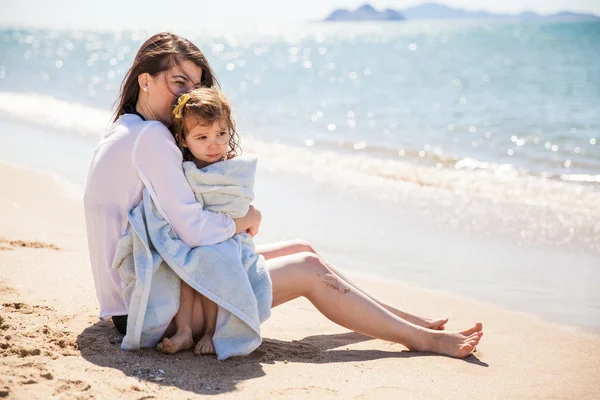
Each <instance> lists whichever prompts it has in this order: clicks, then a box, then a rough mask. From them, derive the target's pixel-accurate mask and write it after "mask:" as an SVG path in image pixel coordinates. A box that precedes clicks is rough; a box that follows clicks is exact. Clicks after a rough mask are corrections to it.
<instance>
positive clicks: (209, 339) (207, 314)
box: [194, 295, 219, 355]
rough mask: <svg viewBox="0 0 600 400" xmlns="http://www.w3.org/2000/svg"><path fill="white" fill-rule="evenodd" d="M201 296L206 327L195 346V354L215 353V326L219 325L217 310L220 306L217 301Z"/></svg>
mask: <svg viewBox="0 0 600 400" xmlns="http://www.w3.org/2000/svg"><path fill="white" fill-rule="evenodd" d="M200 298H201V301H202V309H203V311H204V318H205V328H206V329H205V331H204V333H203V334H202V337H201V338H200V340H199V341H198V343H196V347H194V354H196V355H201V354H215V345H214V343H213V336H214V335H215V327H216V326H217V312H218V309H219V308H218V306H217V304H216V303H214V302H213V301H210V300H209V299H208V298H207V297H205V296H202V295H200Z"/></svg>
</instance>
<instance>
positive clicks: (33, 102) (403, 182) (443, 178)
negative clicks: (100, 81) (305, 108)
mask: <svg viewBox="0 0 600 400" xmlns="http://www.w3.org/2000/svg"><path fill="white" fill-rule="evenodd" d="M0 116H1V117H2V118H4V119H9V120H18V121H20V122H26V123H30V124H35V125H37V126H42V127H47V128H49V129H52V130H54V131H59V132H65V133H69V134H76V135H88V136H99V135H101V133H102V132H103V131H104V129H105V127H106V126H107V125H108V123H109V121H110V118H111V113H110V111H108V110H103V109H98V108H93V107H89V106H85V105H82V104H77V103H72V102H68V101H64V100H59V99H55V98H53V97H50V96H45V95H39V94H27V93H6V92H0ZM242 146H243V148H244V150H245V151H246V152H251V153H254V154H257V155H260V156H262V157H263V159H264V162H265V163H266V164H267V165H269V166H271V167H273V168H276V169H280V170H287V171H290V172H295V173H304V174H308V175H310V176H312V177H313V178H314V179H317V180H330V181H331V182H336V183H339V184H341V185H343V186H346V187H347V186H351V185H358V186H361V185H362V186H370V187H375V186H377V185H378V186H377V187H379V188H381V190H382V192H385V191H386V190H391V191H396V192H397V191H401V192H402V191H404V192H405V191H407V190H408V191H410V190H415V188H421V189H425V190H434V191H435V192H437V193H440V192H445V193H450V194H455V195H459V196H468V197H479V198H486V199H489V200H491V201H493V202H504V203H507V202H508V203H518V204H526V205H535V206H540V207H546V208H551V209H562V210H572V209H578V210H581V211H582V212H584V213H588V214H590V215H591V214H594V215H595V214H598V213H599V211H598V209H597V205H598V204H600V192H598V190H597V186H595V185H593V184H597V183H600V175H584V174H579V175H577V174H562V175H556V176H548V177H543V176H535V175H531V174H529V173H528V172H527V171H524V170H522V169H519V168H516V167H514V166H513V165H510V164H495V163H488V162H484V161H479V160H475V159H471V158H462V159H459V158H453V157H447V156H444V155H441V154H437V153H435V151H432V152H431V153H432V154H433V155H431V157H435V159H434V161H435V162H434V163H430V164H431V165H423V164H420V163H419V162H414V158H415V157H416V158H417V159H418V158H423V156H422V155H419V153H420V152H421V150H406V154H408V155H409V157H405V159H404V160H399V159H397V158H395V159H394V158H392V156H391V155H388V153H389V154H391V153H390V152H391V150H389V151H388V150H386V149H383V148H380V149H379V150H377V149H372V151H371V152H368V153H366V152H365V153H362V154H357V152H349V151H344V150H343V149H336V148H335V147H334V146H332V147H330V148H315V147H294V146H290V145H287V144H283V143H279V142H267V141H264V140H261V139H259V138H256V137H253V136H250V135H246V134H244V133H243V132H242ZM342 147H343V146H342ZM394 152H396V153H397V150H394ZM412 153H414V154H413V156H414V155H415V154H416V156H415V157H410V154H412ZM421 154H422V153H421ZM590 184H592V185H590ZM434 195H435V194H434Z"/></svg>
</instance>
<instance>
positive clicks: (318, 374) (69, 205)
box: [0, 166, 600, 399]
mask: <svg viewBox="0 0 600 400" xmlns="http://www.w3.org/2000/svg"><path fill="white" fill-rule="evenodd" d="M268 211H269V210H264V209H263V213H266V212H268ZM264 229H267V228H264ZM332 261H335V260H332ZM356 280H357V281H358V282H359V283H360V284H361V285H364V287H366V288H367V289H368V290H369V291H371V292H373V293H377V294H378V295H379V296H380V297H382V298H384V299H386V300H387V301H389V302H390V303H393V304H395V305H397V306H400V307H401V308H405V309H407V310H409V311H413V312H417V313H421V314H423V315H426V316H441V315H448V316H450V318H451V319H450V322H449V324H448V328H449V329H461V328H464V327H467V326H470V325H471V324H472V323H473V322H474V321H476V320H481V321H483V323H484V330H485V336H484V338H483V340H482V343H481V344H480V346H479V347H478V350H477V352H476V353H475V354H474V355H473V356H471V357H469V358H467V359H466V360H457V359H453V358H449V357H442V356H437V355H432V354H425V353H415V352H409V351H407V350H406V349H405V348H404V347H403V346H402V345H398V344H392V343H388V342H384V341H380V340H373V339H371V338H368V337H364V336H361V335H359V334H355V333H352V332H348V331H347V330H345V329H343V328H340V327H338V326H336V325H334V324H333V323H331V322H329V321H328V320H327V319H325V318H324V317H322V316H321V315H320V314H319V313H318V312H317V311H316V310H315V309H314V308H313V307H312V306H311V304H310V303H309V302H308V301H306V300H304V299H300V300H296V301H293V302H290V303H288V304H285V305H283V306H281V307H278V308H277V309H275V310H274V312H273V316H272V317H271V319H270V320H269V321H267V323H266V324H265V325H264V330H263V333H264V337H265V340H264V344H263V345H262V346H261V347H260V348H259V349H258V350H257V351H255V352H254V353H253V354H251V355H250V356H248V357H243V358H233V359H229V360H227V361H223V362H219V361H216V359H214V358H213V357H195V356H194V355H193V354H191V353H190V352H187V353H183V354H178V355H174V356H165V355H162V354H159V353H157V352H156V351H154V350H150V349H147V350H143V351H139V352H124V351H121V350H120V348H119V343H120V340H121V337H120V335H119V334H118V333H117V332H116V330H115V329H114V328H113V326H112V323H110V322H102V321H99V320H98V318H97V305H96V298H95V293H94V288H93V282H92V277H91V271H90V267H89V263H88V258H87V244H86V238H85V227H84V222H83V212H82V205H81V202H80V201H76V200H73V199H69V198H67V197H65V195H64V194H63V188H62V187H61V186H60V185H58V184H57V183H56V182H55V181H54V180H53V179H52V178H51V177H49V176H48V175H45V174H41V173H38V172H32V171H28V170H23V169H19V168H14V167H10V166H0V304H1V306H2V308H1V309H0V398H9V399H37V398H40V399H46V398H99V399H112V398H122V399H154V398H156V399H162V398H167V399H168V398H178V399H180V398H196V397H200V396H202V395H213V396H219V397H236V398H244V399H249V398H265V399H268V398H274V397H284V398H306V397H309V396H310V397H311V398H330V397H331V398H334V397H338V398H357V399H366V398H385V399H387V398H417V399H421V398H422V399H435V398H443V399H453V398H476V399H481V398H494V399H497V398H507V399H528V398H531V399H541V398H544V399H554V398H556V399H572V398H580V399H597V398H598V396H599V395H598V390H599V389H600V336H598V335H593V334H590V333H585V332H581V331H579V330H577V329H576V328H572V327H567V326H561V325H558V324H552V323H549V322H545V321H540V320H539V319H538V318H536V317H535V316H531V315H526V314H521V313H515V312H511V311H506V310H503V309H500V308H499V307H496V306H494V305H490V304H485V303H481V302H477V301H473V300H470V299H464V298H461V297H458V296H455V295H451V294H447V293H439V292H433V291H428V290H424V289H419V288H414V287H411V286H409V285H405V284H403V283H400V282H390V281H386V282H381V281H376V280H373V279H367V278H365V277H356Z"/></svg>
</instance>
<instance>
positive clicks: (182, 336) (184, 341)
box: [156, 281, 195, 354]
mask: <svg viewBox="0 0 600 400" xmlns="http://www.w3.org/2000/svg"><path fill="white" fill-rule="evenodd" d="M194 294H195V291H194V289H192V288H191V287H190V286H189V285H188V284H187V283H185V282H184V281H181V292H180V295H179V310H178V311H177V314H175V318H174V319H173V320H174V321H175V326H176V328H177V332H176V333H175V335H173V336H171V337H166V338H164V339H163V341H162V342H160V343H159V344H158V345H157V346H156V349H157V350H158V351H160V352H163V353H169V354H172V353H177V352H178V351H182V350H187V349H190V348H192V346H194V338H193V334H192V316H193V314H194Z"/></svg>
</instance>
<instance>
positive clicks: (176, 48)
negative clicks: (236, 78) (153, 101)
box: [114, 32, 218, 121]
mask: <svg viewBox="0 0 600 400" xmlns="http://www.w3.org/2000/svg"><path fill="white" fill-rule="evenodd" d="M186 60H188V61H191V62H193V63H194V64H196V65H197V66H198V67H200V69H202V80H201V82H200V85H201V86H204V87H212V86H215V85H216V86H218V82H217V79H216V77H215V75H214V72H213V70H212V69H211V68H210V65H209V64H208V61H207V60H206V57H204V54H202V52H201V51H200V49H199V48H198V47H196V45H195V44H193V43H192V42H190V41H189V40H187V39H184V38H182V37H181V36H177V35H175V34H173V33H169V32H162V33H158V34H156V35H154V36H152V37H151V38H149V39H148V40H146V41H145V42H144V44H142V47H140V49H139V50H138V52H137V54H136V55H135V59H134V60H133V65H132V66H131V68H130V69H129V71H127V74H125V78H124V79H123V83H122V84H121V90H120V93H119V97H118V99H117V107H116V110H115V118H114V121H116V120H117V119H119V117H120V116H121V115H123V114H124V111H123V107H124V106H125V105H132V106H135V105H136V103H137V101H138V94H139V90H140V85H139V83H138V76H140V75H141V74H144V73H149V74H150V75H152V76H156V75H157V74H159V73H161V72H163V71H166V70H168V69H170V68H172V67H174V66H176V65H180V63H181V62H183V61H186Z"/></svg>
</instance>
